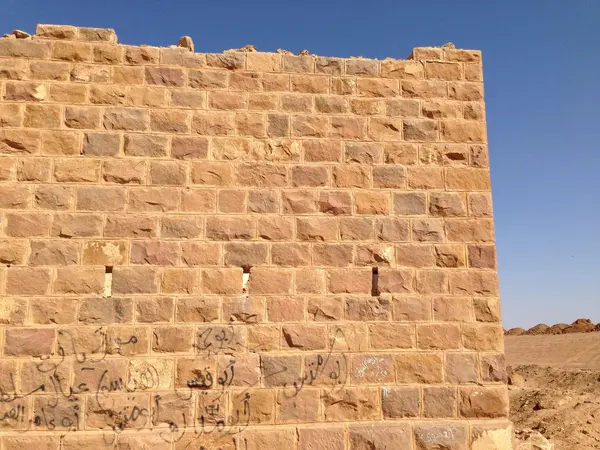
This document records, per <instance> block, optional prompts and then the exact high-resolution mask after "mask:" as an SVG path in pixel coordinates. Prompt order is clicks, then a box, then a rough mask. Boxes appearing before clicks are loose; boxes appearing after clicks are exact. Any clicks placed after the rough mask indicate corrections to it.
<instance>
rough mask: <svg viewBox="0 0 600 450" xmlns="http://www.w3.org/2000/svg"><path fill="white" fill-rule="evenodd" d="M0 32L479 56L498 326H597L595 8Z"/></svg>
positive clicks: (336, 11) (300, 5)
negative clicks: (451, 47)
mask: <svg viewBox="0 0 600 450" xmlns="http://www.w3.org/2000/svg"><path fill="white" fill-rule="evenodd" d="M0 6H1V7H2V14H1V15H0V32H10V31H11V30H12V29H15V28H19V29H23V30H25V31H29V32H33V31H34V30H35V25H36V24H37V23H56V24H71V25H80V26H96V27H108V28H115V29H116V31H117V34H118V36H119V41H120V42H122V43H127V44H151V45H159V46H166V45H173V44H176V43H177V41H178V39H179V37H180V36H183V35H190V36H192V38H193V39H194V42H195V45H196V51H201V52H210V51H222V50H224V49H227V48H232V47H242V46H244V45H246V44H254V45H256V46H257V47H258V49H259V50H263V51H273V50H275V49H277V48H284V49H289V50H292V51H294V52H297V51H300V50H302V49H304V48H306V49H308V50H309V51H310V52H311V53H316V54H320V55H326V56H365V57H370V58H385V57H388V56H389V57H393V58H405V57H407V56H408V55H409V54H410V52H411V49H412V48H413V47H416V46H430V45H431V46H436V45H442V44H444V43H446V42H449V41H450V42H453V43H454V44H455V45H456V46H457V47H459V48H475V49H481V50H483V58H484V76H485V89H486V103H487V117H488V135H489V142H490V153H491V166H492V185H493V198H494V210H495V217H496V237H497V245H498V257H499V271H500V284H501V296H502V309H503V316H504V326H505V327H514V326H522V327H529V326H531V325H534V324H536V323H539V322H546V323H549V324H551V323H555V322H561V321H562V322H571V321H573V320H575V319H577V318H579V317H588V318H591V319H592V320H594V321H596V322H597V321H600V236H599V235H598V233H599V232H600V227H599V226H598V224H599V222H600V176H599V171H600V145H599V143H600V136H598V134H597V132H598V129H599V128H600V108H599V105H600V76H599V75H600V57H599V49H600V26H599V25H598V24H599V23H600V0H569V1H564V0H503V1H497V2H491V1H481V0H459V1H448V0H428V1H426V2H414V1H413V2H406V1H399V0H388V1H382V0H370V1H369V2H365V1H358V0H345V1H333V0H329V1H327V0H319V1H315V0H304V1H302V2H290V1H285V0H277V1H275V0H269V1H266V0H257V1H249V0H246V1H225V0H222V1H216V0H215V1H210V2H208V1H201V0H187V1H176V0H175V1H170V2H168V1H164V0H160V1H156V0H121V1H115V0H102V2H100V1H89V0H88V1H81V0H77V1H74V0H52V1H48V0H37V1H34V0H20V1H15V0H0Z"/></svg>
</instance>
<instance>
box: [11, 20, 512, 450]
mask: <svg viewBox="0 0 600 450" xmlns="http://www.w3.org/2000/svg"><path fill="white" fill-rule="evenodd" d="M184 41H185V40H184ZM186 45H187V47H188V48H178V47H175V46H173V47H168V48H157V47H151V46H140V47H135V46H128V45H119V44H117V39H116V35H115V33H114V31H113V30H110V29H93V28H76V27H72V26H55V25H39V26H38V27H37V32H36V35H35V36H31V37H29V36H28V35H27V34H25V33H16V34H15V35H11V36H9V37H6V38H3V39H0V219H1V222H0V263H1V267H0V295H1V302H0V448H1V450H25V449H36V450H58V449H62V450H75V449H103V450H104V449H122V450H125V449H130V450H137V449H150V448H151V449H153V450H182V449H195V450H200V449H205V450H217V449H222V450H234V449H236V450H264V449H268V450H271V449H272V450H277V449H284V450H286V449H290V450H398V449H399V450H403V449H407V450H440V449H447V450H464V449H479V450H492V449H498V450H500V449H501V450H505V449H508V448H510V443H509V441H510V433H511V425H510V423H509V421H508V419H507V416H508V401H507V388H506V373H505V367H504V356H503V336H502V328H501V324H500V309H499V298H498V282H497V271H496V254H495V245H494V227H493V218H492V203H491V196H490V177H489V166H488V150H487V145H486V126H485V112H484V103H483V84H482V66H481V54H480V52H478V51H473V50H458V49H455V48H454V47H453V46H452V45H446V46H444V47H440V48H415V49H414V51H413V53H412V55H411V56H410V57H409V59H407V60H392V59H386V60H383V61H379V60H372V59H362V58H349V59H341V58H329V57H318V56H313V55H300V56H294V55H291V54H289V52H281V53H261V52H256V51H252V50H253V48H252V47H247V48H245V49H243V50H244V51H241V50H240V51H226V52H224V53H222V54H204V53H193V52H192V51H191V48H192V47H191V46H190V45H192V46H193V44H192V43H191V40H187V44H186ZM196 47H198V46H196Z"/></svg>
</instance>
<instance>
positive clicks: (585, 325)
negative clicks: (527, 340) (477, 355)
mask: <svg viewBox="0 0 600 450" xmlns="http://www.w3.org/2000/svg"><path fill="white" fill-rule="evenodd" d="M594 331H600V323H598V324H594V322H592V321H591V320H590V319H577V320H576V321H575V322H573V323H572V324H570V325H569V324H568V323H557V324H554V325H552V326H551V327H549V326H548V325H546V324H545V323H539V324H537V325H536V326H534V327H531V328H530V329H528V330H524V329H523V328H511V329H509V330H504V335H505V336H539V335H549V334H568V333H591V332H594Z"/></svg>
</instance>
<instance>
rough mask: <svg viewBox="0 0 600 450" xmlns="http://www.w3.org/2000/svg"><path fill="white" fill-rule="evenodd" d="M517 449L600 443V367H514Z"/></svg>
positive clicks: (585, 447) (581, 448)
mask: <svg viewBox="0 0 600 450" xmlns="http://www.w3.org/2000/svg"><path fill="white" fill-rule="evenodd" d="M508 372H509V380H512V381H509V383H510V385H511V387H510V389H509V395H510V419H511V421H512V422H513V424H514V427H515V437H516V440H517V445H516V447H515V448H516V449H517V450H550V449H552V450H554V449H556V450H562V449H577V450H592V449H598V448H600V372H598V371H594V370H586V369H576V370H565V369H559V368H554V367H540V366H536V365H527V366H518V367H515V368H513V367H510V366H509V367H508Z"/></svg>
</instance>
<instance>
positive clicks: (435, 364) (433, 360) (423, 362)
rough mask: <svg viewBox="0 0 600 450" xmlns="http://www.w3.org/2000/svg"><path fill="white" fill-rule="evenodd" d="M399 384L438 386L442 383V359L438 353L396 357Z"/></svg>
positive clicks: (410, 354)
mask: <svg viewBox="0 0 600 450" xmlns="http://www.w3.org/2000/svg"><path fill="white" fill-rule="evenodd" d="M395 358H396V380H397V382H398V383H423V384H436V383H441V382H442V378H443V376H442V366H443V365H442V358H441V356H440V355H439V354H436V353H406V354H400V355H396V357H395Z"/></svg>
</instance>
